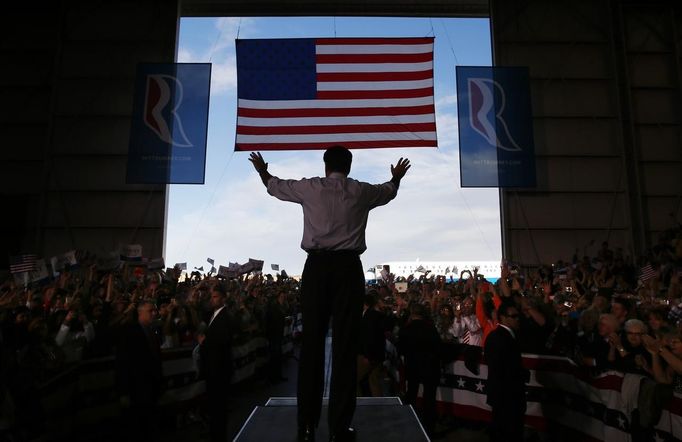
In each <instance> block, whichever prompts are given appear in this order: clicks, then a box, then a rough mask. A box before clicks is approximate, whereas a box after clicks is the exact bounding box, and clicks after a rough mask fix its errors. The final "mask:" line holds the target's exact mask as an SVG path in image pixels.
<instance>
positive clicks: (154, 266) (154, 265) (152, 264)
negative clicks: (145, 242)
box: [147, 258, 166, 270]
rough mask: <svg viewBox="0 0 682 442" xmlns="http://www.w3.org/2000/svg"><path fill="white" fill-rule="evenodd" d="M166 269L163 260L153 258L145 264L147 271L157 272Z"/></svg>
mask: <svg viewBox="0 0 682 442" xmlns="http://www.w3.org/2000/svg"><path fill="white" fill-rule="evenodd" d="M165 267H166V262H165V261H164V259H163V258H155V259H152V260H150V261H149V262H148V263H147V268H148V269H149V270H158V269H163V268H165Z"/></svg>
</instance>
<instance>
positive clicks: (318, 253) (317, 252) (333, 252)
mask: <svg viewBox="0 0 682 442" xmlns="http://www.w3.org/2000/svg"><path fill="white" fill-rule="evenodd" d="M306 252H308V255H310V256H330V257H331V256H360V252H358V251H357V250H328V249H310V250H306Z"/></svg>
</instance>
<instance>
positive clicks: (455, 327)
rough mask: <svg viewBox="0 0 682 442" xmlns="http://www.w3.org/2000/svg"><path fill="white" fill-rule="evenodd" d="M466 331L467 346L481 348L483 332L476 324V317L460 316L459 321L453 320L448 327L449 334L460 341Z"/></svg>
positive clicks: (479, 325)
mask: <svg viewBox="0 0 682 442" xmlns="http://www.w3.org/2000/svg"><path fill="white" fill-rule="evenodd" d="M467 330H468V331H469V345H476V346H478V347H482V346H483V344H482V341H483V330H482V329H481V324H479V323H478V318H476V315H468V316H465V315H462V317H461V318H459V319H457V318H455V320H454V321H453V322H452V325H451V326H450V332H451V333H452V334H453V335H455V336H456V337H457V338H458V339H460V340H461V339H462V337H463V336H464V333H466V331H467Z"/></svg>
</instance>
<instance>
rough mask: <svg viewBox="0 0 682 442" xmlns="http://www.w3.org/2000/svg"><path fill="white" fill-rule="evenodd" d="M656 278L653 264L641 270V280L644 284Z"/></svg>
mask: <svg viewBox="0 0 682 442" xmlns="http://www.w3.org/2000/svg"><path fill="white" fill-rule="evenodd" d="M654 276H656V270H654V268H653V267H652V266H651V264H647V265H645V266H644V267H642V268H641V269H639V279H640V280H641V281H642V282H647V281H648V280H650V279H651V278H653V277H654Z"/></svg>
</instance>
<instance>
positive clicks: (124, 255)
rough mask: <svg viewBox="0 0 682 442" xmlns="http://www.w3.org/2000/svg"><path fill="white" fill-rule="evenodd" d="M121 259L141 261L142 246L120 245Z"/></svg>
mask: <svg viewBox="0 0 682 442" xmlns="http://www.w3.org/2000/svg"><path fill="white" fill-rule="evenodd" d="M121 261H142V246H141V245H140V244H126V245H124V246H123V247H121Z"/></svg>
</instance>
